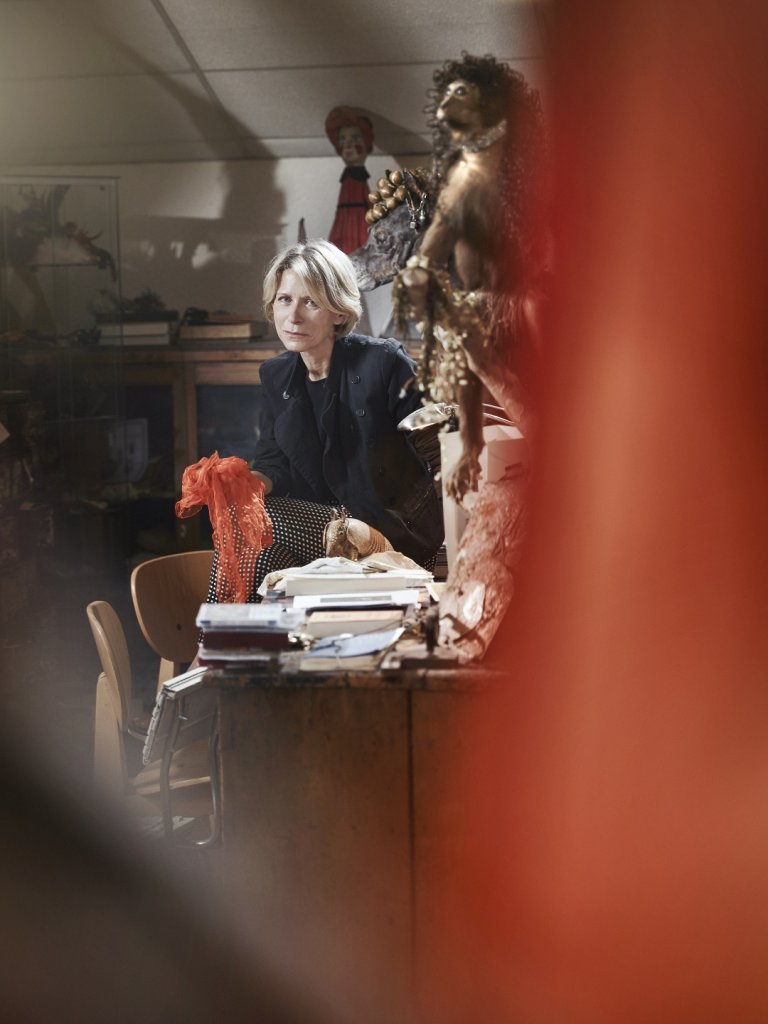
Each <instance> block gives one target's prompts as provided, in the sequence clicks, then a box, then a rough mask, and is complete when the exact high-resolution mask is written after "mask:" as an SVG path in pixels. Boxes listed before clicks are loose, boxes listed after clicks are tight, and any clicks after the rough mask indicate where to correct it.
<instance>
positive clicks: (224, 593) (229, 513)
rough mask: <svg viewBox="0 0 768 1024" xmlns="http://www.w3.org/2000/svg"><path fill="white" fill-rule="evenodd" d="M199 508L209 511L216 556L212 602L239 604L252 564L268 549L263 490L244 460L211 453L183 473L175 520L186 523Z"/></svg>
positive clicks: (251, 576)
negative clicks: (215, 576) (213, 597)
mask: <svg viewBox="0 0 768 1024" xmlns="http://www.w3.org/2000/svg"><path fill="white" fill-rule="evenodd" d="M203 506H207V507H208V515H209V517H210V520H211V526H212V527H213V546H214V548H215V550H216V552H217V554H218V565H219V571H218V573H217V584H216V600H217V601H219V602H244V601H245V600H246V599H247V596H248V594H249V593H250V592H251V589H252V587H253V580H254V574H255V566H256V558H257V556H258V554H259V552H260V551H261V550H262V548H265V547H268V546H269V545H270V544H272V521H271V520H270V518H269V514H268V513H267V510H266V507H265V505H264V485H263V483H262V482H261V481H260V480H259V479H258V477H256V476H254V474H253V473H252V472H251V471H250V470H249V468H248V464H247V463H246V462H245V460H244V459H240V458H237V457H235V456H231V457H228V458H224V459H222V458H220V457H219V453H218V452H214V453H213V455H210V456H208V457H206V458H202V459H200V461H199V462H196V463H195V464H194V465H192V466H187V468H186V469H185V470H184V474H183V476H182V480H181V498H180V500H179V501H177V502H176V515H177V516H178V518H179V519H187V518H189V517H190V516H194V515H196V514H197V513H198V512H199V511H200V510H201V509H202V508H203Z"/></svg>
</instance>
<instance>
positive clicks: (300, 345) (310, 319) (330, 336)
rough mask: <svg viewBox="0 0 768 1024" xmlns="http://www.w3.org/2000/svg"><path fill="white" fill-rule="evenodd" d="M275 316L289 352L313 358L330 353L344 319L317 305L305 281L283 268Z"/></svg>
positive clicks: (275, 301)
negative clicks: (336, 329) (336, 332)
mask: <svg viewBox="0 0 768 1024" xmlns="http://www.w3.org/2000/svg"><path fill="white" fill-rule="evenodd" d="M272 318H273V319H274V322H275V330H276V331H277V336H278V338H279V339H280V341H282V343H283V345H285V347H286V348H287V349H288V351H289V352H299V353H301V354H302V355H304V354H307V355H308V356H310V357H311V358H312V359H324V358H326V357H328V356H330V353H331V349H332V348H333V342H334V340H335V333H334V328H335V327H336V326H337V325H338V324H340V323H341V322H342V321H343V319H344V317H343V316H342V315H340V314H338V313H331V311H330V310H328V309H323V308H322V306H318V304H317V303H316V302H315V300H314V299H313V298H312V297H311V296H310V295H309V293H308V292H307V288H306V285H305V284H304V282H303V280H302V279H301V278H300V277H298V275H297V274H295V273H294V272H293V271H292V270H284V271H283V273H282V274H281V275H280V280H279V282H278V285H277V294H276V295H275V299H274V302H273V303H272Z"/></svg>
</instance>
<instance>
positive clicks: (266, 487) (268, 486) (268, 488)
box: [251, 469, 272, 495]
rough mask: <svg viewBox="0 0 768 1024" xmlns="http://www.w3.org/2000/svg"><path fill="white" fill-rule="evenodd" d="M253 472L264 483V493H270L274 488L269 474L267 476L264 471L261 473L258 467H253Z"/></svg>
mask: <svg viewBox="0 0 768 1024" xmlns="http://www.w3.org/2000/svg"><path fill="white" fill-rule="evenodd" d="M251 472H252V473H253V475H254V476H255V477H256V479H257V480H261V482H262V483H263V484H264V494H265V495H267V494H269V492H270V491H271V490H272V481H271V479H270V478H269V477H268V476H265V475H264V473H260V472H259V471H258V469H252V470H251Z"/></svg>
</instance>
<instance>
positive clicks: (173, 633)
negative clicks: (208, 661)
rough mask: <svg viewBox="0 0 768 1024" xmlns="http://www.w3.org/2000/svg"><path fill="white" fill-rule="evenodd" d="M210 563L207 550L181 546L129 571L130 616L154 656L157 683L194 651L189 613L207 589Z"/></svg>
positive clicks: (175, 672) (185, 662) (172, 673)
mask: <svg viewBox="0 0 768 1024" xmlns="http://www.w3.org/2000/svg"><path fill="white" fill-rule="evenodd" d="M212 566H213V551H182V552H180V553H179V554H175V555H162V556H161V557H159V558H152V559H150V560H149V561H147V562H142V563H141V564H140V565H137V566H136V568H135V569H134V570H133V573H132V574H131V596H132V598H133V607H134V609H135V611H136V618H137V619H138V620H139V625H140V626H141V631H142V633H143V634H144V638H145V639H146V641H147V643H148V644H149V646H150V647H151V648H152V650H153V651H154V652H155V653H156V654H158V655H159V656H160V669H159V672H158V680H157V685H158V688H160V687H161V686H162V685H163V683H164V682H166V681H167V680H168V679H171V678H172V677H173V676H177V675H178V674H179V672H181V671H182V670H183V668H184V667H185V666H186V665H188V664H189V663H190V662H191V661H192V659H193V658H194V657H195V655H196V654H197V646H198V634H199V630H198V628H197V626H196V625H195V619H196V617H197V612H198V609H199V608H200V605H201V604H203V602H204V601H205V599H206V597H207V595H208V584H209V580H210V576H211V568H212Z"/></svg>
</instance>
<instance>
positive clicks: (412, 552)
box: [253, 334, 443, 562]
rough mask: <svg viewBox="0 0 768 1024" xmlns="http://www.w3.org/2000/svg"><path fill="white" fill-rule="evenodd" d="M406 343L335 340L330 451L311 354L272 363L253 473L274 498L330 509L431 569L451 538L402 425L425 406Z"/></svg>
mask: <svg viewBox="0 0 768 1024" xmlns="http://www.w3.org/2000/svg"><path fill="white" fill-rule="evenodd" d="M414 372H415V367H414V363H413V361H412V360H411V359H410V358H409V356H408V355H407V354H406V352H405V350H404V349H403V346H402V345H401V344H400V343H399V342H397V341H394V340H391V339H380V338H367V337H365V336H364V335H360V334H349V335H347V336H346V337H344V338H339V339H338V340H337V341H336V342H335V343H334V348H333V353H332V356H331V366H330V371H329V374H328V378H327V382H326V388H325V392H326V394H325V403H324V406H323V410H322V414H321V423H322V426H323V433H324V434H325V443H324V445H323V446H322V447H321V443H320V440H319V437H318V432H317V427H316V421H315V416H314V412H313V409H312V405H311V402H310V399H309V396H308V394H307V389H306V387H305V384H304V381H305V379H306V373H307V371H306V367H305V365H304V362H303V360H302V359H301V357H300V356H299V355H298V354H296V353H293V352H283V353H282V354H281V355H279V356H275V357H274V358H273V359H268V360H267V361H266V362H265V363H263V364H262V367H261V370H260V376H261V383H262V385H263V398H262V412H261V418H260V431H261V433H260V437H259V441H258V443H257V445H256V451H255V453H254V460H253V466H254V469H258V470H259V471H260V472H262V473H264V474H266V475H267V476H268V477H269V478H270V479H271V480H272V486H273V489H272V494H274V495H276V496H283V497H293V498H301V499H304V500H307V501H322V502H323V503H327V502H328V491H329V490H330V492H331V494H332V495H333V497H334V498H335V499H336V502H338V503H339V504H343V505H344V506H345V507H346V508H347V510H348V511H349V513H350V515H352V516H354V517H355V518H358V519H362V520H364V521H365V522H366V523H368V524H369V525H371V526H375V527H376V528H377V529H379V530H381V532H382V533H383V534H384V536H385V537H387V538H388V540H389V541H390V542H391V543H392V545H393V547H394V548H395V549H396V550H398V551H402V552H403V553H404V554H406V555H408V556H409V557H410V558H413V559H414V560H415V561H418V562H423V561H424V560H426V559H427V558H429V557H430V556H431V555H433V554H434V552H435V551H436V550H437V548H438V547H439V546H440V544H441V543H442V540H443V517H442V512H441V509H440V503H439V501H438V498H437V493H436V490H435V487H434V484H433V472H434V470H435V469H436V468H437V467H430V466H429V465H428V464H427V463H426V462H425V461H424V460H423V459H421V458H420V457H419V455H418V454H417V452H416V450H415V449H414V448H413V446H412V445H411V443H410V441H409V440H408V438H407V437H406V435H405V434H403V432H402V431H398V429H397V424H398V423H399V422H400V420H402V419H403V417H405V416H407V415H408V413H410V412H413V411H414V410H415V409H417V408H418V407H419V406H420V404H421V395H420V393H419V392H418V390H416V388H415V386H413V384H412V386H410V387H408V386H407V385H408V383H409V382H412V378H413V375H414Z"/></svg>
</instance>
